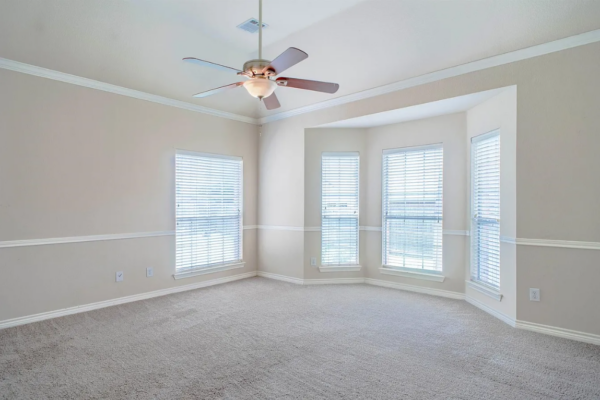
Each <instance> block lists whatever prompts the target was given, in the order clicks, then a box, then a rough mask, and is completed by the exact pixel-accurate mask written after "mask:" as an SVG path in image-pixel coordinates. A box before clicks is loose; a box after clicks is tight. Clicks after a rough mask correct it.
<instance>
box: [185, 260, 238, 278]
mask: <svg viewBox="0 0 600 400" xmlns="http://www.w3.org/2000/svg"><path fill="white" fill-rule="evenodd" d="M245 264H246V263H245V262H243V261H240V262H236V263H231V264H224V265H217V266H215V267H208V268H195V269H190V270H186V271H181V272H175V274H174V275H173V278H175V279H183V278H191V277H192V276H198V275H206V274H212V273H215V272H221V271H228V270H230V269H236V268H243V267H244V265H245Z"/></svg>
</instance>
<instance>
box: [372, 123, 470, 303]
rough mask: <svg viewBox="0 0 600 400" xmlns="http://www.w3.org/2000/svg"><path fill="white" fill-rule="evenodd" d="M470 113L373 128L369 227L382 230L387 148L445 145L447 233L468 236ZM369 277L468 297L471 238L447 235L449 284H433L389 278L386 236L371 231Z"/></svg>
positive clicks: (445, 256) (445, 260) (445, 250)
mask: <svg viewBox="0 0 600 400" xmlns="http://www.w3.org/2000/svg"><path fill="white" fill-rule="evenodd" d="M466 132H467V126H466V116H465V113H464V112H462V113H457V114H451V115H443V116H439V117H434V118H427V119H423V120H418V121H411V122H405V123H401V124H394V125H386V126H382V127H377V128H371V129H369V130H368V134H367V148H368V150H367V160H368V161H367V162H368V174H367V176H368V178H367V182H368V183H367V187H366V193H367V205H368V212H367V218H366V220H367V221H366V222H367V225H368V226H376V227H381V163H382V152H383V150H385V149H394V148H401V147H412V146H420V145H426V144H435V143H441V144H442V145H443V148H444V182H443V184H444V193H443V196H444V198H443V218H444V221H443V228H444V230H445V231H448V230H450V231H464V230H466V229H467V228H466V226H465V207H464V204H465V201H466V196H465V193H466V171H465V163H464V160H465V146H464V142H465V138H466ZM364 233H365V234H366V237H367V249H368V250H367V253H368V258H367V266H368V268H367V274H366V276H367V277H369V278H374V279H380V280H388V281H393V282H398V283H403V284H409V285H414V286H423V287H430V288H434V289H440V290H447V291H451V292H459V293H463V292H464V286H465V283H464V272H463V271H464V266H465V260H466V258H465V239H466V236H457V235H447V234H445V235H444V236H443V261H442V263H443V273H444V276H445V278H446V279H445V280H444V282H432V281H424V280H418V279H414V278H404V277H400V276H390V275H383V274H381V273H380V272H379V268H380V267H381V232H377V231H366V232H364Z"/></svg>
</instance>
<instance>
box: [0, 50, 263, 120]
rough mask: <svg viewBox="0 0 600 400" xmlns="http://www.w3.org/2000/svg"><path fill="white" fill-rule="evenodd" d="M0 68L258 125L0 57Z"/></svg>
mask: <svg viewBox="0 0 600 400" xmlns="http://www.w3.org/2000/svg"><path fill="white" fill-rule="evenodd" d="M0 68H2V69H7V70H10V71H16V72H21V73H23V74H28V75H33V76H39V77H41V78H47V79H52V80H54V81H60V82H65V83H70V84H73V85H77V86H83V87H87V88H90V89H96V90H102V91H103V92H109V93H115V94H120V95H122V96H127V97H133V98H134V99H139V100H145V101H150V102H152V103H158V104H162V105H165V106H170V107H176V108H181V109H184V110H188V111H194V112H198V113H202V114H208V115H212V116H214V117H220V118H226V119H230V120H233V121H239V122H245V123H247V124H253V125H256V124H258V120H257V119H256V118H251V117H246V116H243V115H238V114H234V113H230V112H227V111H220V110H215V109H213V108H208V107H203V106H199V105H197V104H193V103H187V102H185V101H180V100H174V99H170V98H168V97H162V96H158V95H155V94H150V93H146V92H141V91H139V90H134V89H128V88H125V87H122V86H117V85H112V84H110V83H105V82H100V81H96V80H94V79H88V78H83V77H81V76H77V75H71V74H66V73H64V72H60V71H55V70H52V69H48V68H42V67H38V66H35V65H31V64H25V63H22V62H19V61H14V60H9V59H7V58H1V57H0Z"/></svg>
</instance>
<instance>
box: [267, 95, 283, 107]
mask: <svg viewBox="0 0 600 400" xmlns="http://www.w3.org/2000/svg"><path fill="white" fill-rule="evenodd" d="M263 102H264V103H265V107H267V110H274V109H276V108H279V107H281V104H279V99H278V98H277V96H276V95H275V93H272V94H271V95H270V96H269V97H265V98H264V99H263Z"/></svg>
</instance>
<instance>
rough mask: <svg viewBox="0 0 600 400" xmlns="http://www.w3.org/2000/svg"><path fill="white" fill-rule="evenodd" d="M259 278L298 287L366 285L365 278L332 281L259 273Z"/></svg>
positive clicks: (332, 279) (335, 279)
mask: <svg viewBox="0 0 600 400" xmlns="http://www.w3.org/2000/svg"><path fill="white" fill-rule="evenodd" d="M257 275H258V276H262V277H263V278H268V279H275V280H277V281H283V282H288V283H294V284H296V285H340V284H345V283H346V284H347V283H364V282H365V278H331V279H301V278H294V277H292V276H286V275H280V274H274V273H272V272H265V271H258V272H257Z"/></svg>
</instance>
